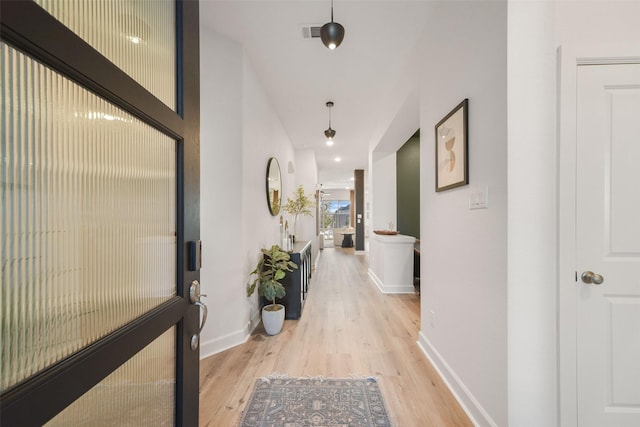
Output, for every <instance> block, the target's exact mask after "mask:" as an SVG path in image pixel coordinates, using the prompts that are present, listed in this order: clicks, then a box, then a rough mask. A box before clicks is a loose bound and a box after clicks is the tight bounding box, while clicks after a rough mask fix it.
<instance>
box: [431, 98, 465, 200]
mask: <svg viewBox="0 0 640 427" xmlns="http://www.w3.org/2000/svg"><path fill="white" fill-rule="evenodd" d="M468 116H469V100H468V99H465V100H464V101H462V102H461V103H460V104H458V105H457V106H456V107H455V108H454V109H453V110H452V111H451V112H450V113H449V114H447V115H446V116H445V117H444V118H443V119H442V120H440V122H438V124H437V125H436V191H444V190H449V189H451V188H455V187H460V186H461V185H467V184H469V150H468V146H469V142H468V141H469V137H468Z"/></svg>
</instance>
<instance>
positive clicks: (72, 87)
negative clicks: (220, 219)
mask: <svg viewBox="0 0 640 427" xmlns="http://www.w3.org/2000/svg"><path fill="white" fill-rule="evenodd" d="M0 56H1V57H2V64H3V65H2V80H3V85H2V89H1V91H0V92H1V96H2V99H3V101H4V108H3V115H2V128H3V129H4V132H5V133H4V135H3V142H4V143H3V144H2V147H1V148H0V155H1V158H3V159H4V161H5V165H4V167H2V169H1V170H2V176H1V177H0V180H1V182H2V189H3V197H2V199H3V200H2V206H1V207H0V214H1V218H2V220H0V234H1V235H2V236H3V238H4V242H5V244H4V245H2V247H1V248H0V258H1V259H2V260H3V261H4V265H3V268H2V271H1V275H0V278H1V279H2V291H3V294H2V295H3V299H5V300H6V301H10V302H11V304H8V305H7V306H6V308H5V310H4V311H3V316H2V337H3V339H2V342H1V343H0V349H1V353H2V355H3V357H2V360H1V362H0V378H1V380H0V381H1V386H2V387H1V390H0V391H4V390H6V389H7V388H8V387H10V386H13V385H15V384H16V383H18V382H20V381H22V380H24V379H25V378H27V377H29V376H31V375H33V374H35V373H37V372H39V371H41V370H42V369H44V368H46V367H48V366H50V365H51V364H53V363H54V362H57V361H59V360H61V359H63V358H65V357H67V356H68V355H70V354H72V353H74V352H76V351H78V350H79V349H81V348H83V347H85V346H87V345H89V344H91V343H93V342H95V341H96V340H98V339H100V338H102V337H104V336H105V335H107V334H108V333H110V332H113V331H114V330H116V329H117V328H119V327H122V326H124V325H125V324H127V323H128V322H130V321H132V320H133V319H135V318H136V317H138V316H141V315H142V314H144V313H146V312H147V311H149V310H150V309H152V308H154V307H157V306H159V305H160V304H162V303H164V302H166V301H168V300H169V299H170V298H172V297H173V296H175V295H176V284H175V280H176V263H175V260H176V210H177V206H176V164H177V162H176V149H177V148H176V142H175V141H174V140H173V139H171V138H169V137H167V136H165V135H163V134H162V133H161V132H159V131H157V130H155V129H153V128H151V127H150V126H148V125H147V124H145V123H143V122H141V121H140V120H138V119H136V118H135V117H133V116H131V115H130V114H128V113H126V112H125V111H123V110H121V109H119V108H117V107H115V106H113V105H111V104H110V103H108V102H106V101H104V100H102V99H100V98H99V97H97V96H95V95H93V94H91V93H90V92H89V91H87V90H86V89H84V88H82V87H81V86H78V85H77V84H75V83H74V82H72V81H70V80H69V79H67V78H65V77H64V76H62V75H60V74H58V73H56V72H55V71H53V70H51V69H50V68H48V67H45V66H44V65H42V64H39V63H38V62H36V61H34V60H33V59H31V58H29V57H28V56H26V55H24V54H23V53H21V52H19V51H17V50H15V49H13V48H12V47H10V46H8V45H7V44H5V43H1V44H0Z"/></svg>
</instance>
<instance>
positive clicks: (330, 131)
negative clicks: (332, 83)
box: [324, 101, 336, 142]
mask: <svg viewBox="0 0 640 427" xmlns="http://www.w3.org/2000/svg"><path fill="white" fill-rule="evenodd" d="M325 105H326V106H327V108H328V109H329V129H327V130H325V131H324V136H325V137H326V138H327V140H328V141H330V140H332V139H333V137H334V136H336V131H335V130H334V129H331V107H333V101H328V102H327V103H326V104H325ZM328 141H327V142H328Z"/></svg>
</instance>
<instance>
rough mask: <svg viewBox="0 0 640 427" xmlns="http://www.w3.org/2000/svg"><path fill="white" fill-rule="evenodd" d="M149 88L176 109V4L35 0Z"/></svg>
mask: <svg viewBox="0 0 640 427" xmlns="http://www.w3.org/2000/svg"><path fill="white" fill-rule="evenodd" d="M36 3H37V4H38V5H40V6H41V7H42V8H43V9H45V10H46V11H47V12H49V13H50V14H51V15H52V16H54V17H55V18H56V19H57V20H59V21H60V22H61V23H62V24H64V25H66V26H67V27H68V28H69V29H70V30H72V31H73V32H74V33H75V34H77V35H78V36H80V37H81V38H82V39H83V40H84V41H86V42H87V43H88V44H89V45H91V46H92V47H93V48H94V49H96V50H97V51H98V52H100V53H101V54H102V55H104V56H105V57H106V58H107V59H109V60H110V61H111V62H113V63H114V64H115V65H117V66H118V67H119V68H120V69H122V70H123V71H125V72H126V73H127V74H128V75H129V76H131V77H132V78H133V79H134V80H136V81H137V82H138V83H140V84H141V85H142V86H143V87H144V88H145V89H147V90H148V91H149V92H151V93H152V94H153V95H154V96H156V97H157V98H158V99H160V100H161V101H162V102H164V103H165V104H166V105H168V106H169V107H170V108H172V109H175V108H176V93H177V91H176V66H175V65H176V58H177V50H176V26H175V22H176V4H175V1H173V0H153V1H149V0H91V1H78V0H36Z"/></svg>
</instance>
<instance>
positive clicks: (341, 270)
mask: <svg viewBox="0 0 640 427" xmlns="http://www.w3.org/2000/svg"><path fill="white" fill-rule="evenodd" d="M212 309H215V307H212ZM419 326H420V299H419V296H416V295H383V294H381V293H380V292H379V291H378V290H377V289H376V287H375V286H374V285H373V284H372V283H371V282H370V280H369V278H368V275H367V257H366V256H354V255H353V250H352V249H340V248H336V249H326V250H324V251H321V253H320V257H319V262H318V265H317V269H316V270H315V271H314V275H313V278H312V282H311V285H310V289H309V295H308V299H307V302H306V305H305V307H304V311H303V314H302V317H301V319H300V320H286V321H285V325H284V328H283V331H282V332H281V333H280V334H279V335H277V336H273V337H269V336H266V335H265V334H264V330H263V329H262V326H259V327H258V328H257V329H256V330H255V331H254V333H253V334H252V335H251V337H250V338H249V340H248V341H247V343H245V344H243V345H241V346H238V347H235V348H232V349H230V350H227V351H225V352H222V353H219V354H216V355H214V356H211V357H209V358H207V359H204V360H202V361H201V363H200V425H201V426H210V427H214V426H215V427H217V426H225V427H227V426H229V427H231V426H235V425H236V424H237V423H238V421H239V419H240V415H241V413H242V410H243V409H244V406H245V403H246V401H247V400H248V399H249V397H250V394H251V391H252V389H253V385H254V383H255V381H256V379H258V378H260V377H262V376H267V375H270V374H273V373H278V374H286V375H288V376H292V377H296V376H310V377H313V376H324V377H334V378H341V377H349V376H375V377H378V378H379V380H380V387H381V389H382V393H383V395H384V398H385V403H386V405H387V410H388V411H389V415H390V416H391V420H392V423H393V426H394V427H427V426H447V427H449V426H452V427H454V426H469V425H471V423H470V422H469V420H468V419H467V417H466V415H465V413H464V412H463V411H462V409H461V408H460V407H459V405H458V404H457V402H456V401H455V399H454V398H453V396H452V395H451V393H450V392H449V390H448V389H447V388H446V386H445V385H444V384H443V383H442V381H441V380H440V377H439V376H438V375H437V373H436V372H435V370H434V369H433V368H432V367H431V365H430V364H429V362H428V360H427V358H426V356H425V355H424V354H423V353H422V351H421V350H420V348H418V346H417V344H416V341H417V339H418V332H419Z"/></svg>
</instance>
